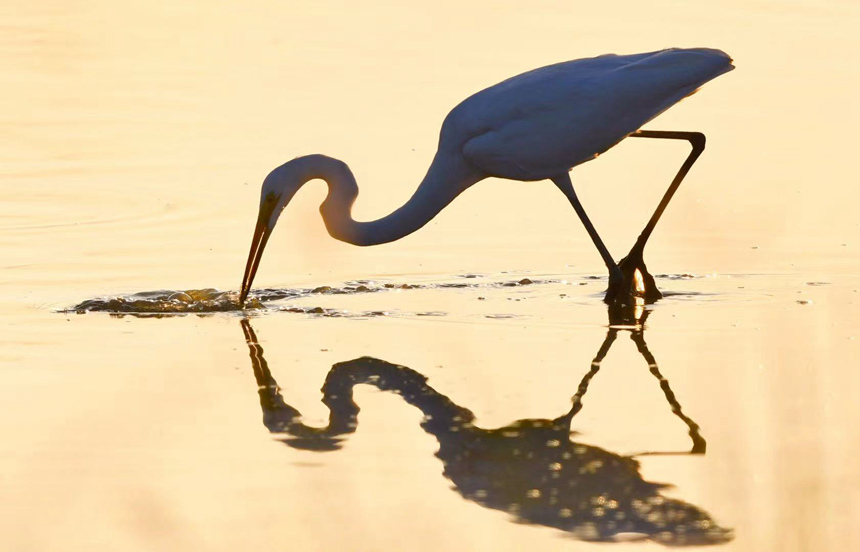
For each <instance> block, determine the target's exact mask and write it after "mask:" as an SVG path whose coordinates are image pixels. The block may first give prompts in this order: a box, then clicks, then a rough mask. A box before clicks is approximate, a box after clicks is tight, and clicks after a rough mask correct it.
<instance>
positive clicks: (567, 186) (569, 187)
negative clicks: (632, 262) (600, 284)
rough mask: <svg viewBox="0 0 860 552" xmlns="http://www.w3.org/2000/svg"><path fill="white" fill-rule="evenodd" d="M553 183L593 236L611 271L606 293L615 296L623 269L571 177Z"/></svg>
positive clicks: (592, 238) (560, 176)
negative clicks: (580, 200)
mask: <svg viewBox="0 0 860 552" xmlns="http://www.w3.org/2000/svg"><path fill="white" fill-rule="evenodd" d="M552 181H553V183H555V185H556V186H557V187H558V189H559V190H561V191H562V193H563V194H564V195H565V196H566V197H567V199H568V201H570V204H571V205H572V206H573V210H574V211H576V214H577V215H579V220H581V221H582V225H583V226H585V229H586V231H588V235H589V236H591V241H593V242H594V245H595V247H597V250H598V251H599V252H600V256H601V257H603V262H604V263H606V268H607V269H608V270H609V288H608V289H607V290H606V293H607V296H609V294H610V293H613V295H615V294H616V293H617V292H615V291H613V290H615V289H617V288H619V286H621V284H622V282H623V280H624V276H623V274H622V272H621V269H620V268H619V267H618V265H616V264H615V261H614V260H613V259H612V255H610V254H609V250H608V249H606V246H605V245H603V240H601V239H600V235H599V234H598V233H597V230H595V229H594V225H593V224H591V221H590V220H589V219H588V215H586V214H585V209H583V208H582V204H581V203H580V202H579V198H578V197H576V192H575V191H574V190H573V184H572V183H571V182H570V175H569V174H567V173H563V174H560V175H559V176H556V177H554V178H553V179H552Z"/></svg>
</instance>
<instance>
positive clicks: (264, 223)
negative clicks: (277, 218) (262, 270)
mask: <svg viewBox="0 0 860 552" xmlns="http://www.w3.org/2000/svg"><path fill="white" fill-rule="evenodd" d="M271 214H272V211H271V209H260V215H259V216H258V217H257V227H256V228H255V229H254V238H253V239H252V240H251V251H250V253H248V264H247V265H245V276H244V277H243V278H242V292H241V294H240V295H239V304H240V305H241V306H243V307H244V306H245V299H247V298H248V292H249V291H251V284H253V283H254V276H256V275H257V269H258V268H259V267H260V259H261V258H262V257H263V249H265V247H266V242H267V241H269V236H271V235H272V229H271V228H269V217H270V216H271Z"/></svg>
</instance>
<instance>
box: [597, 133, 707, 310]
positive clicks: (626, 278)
mask: <svg viewBox="0 0 860 552" xmlns="http://www.w3.org/2000/svg"><path fill="white" fill-rule="evenodd" d="M630 136H633V137H636V138H663V139H669V140H687V141H689V142H690V144H691V145H692V146H693V150H692V151H691V152H690V155H688V156H687V159H686V160H685V161H684V164H683V165H681V168H680V169H679V170H678V174H676V175H675V178H674V180H672V184H670V185H669V189H668V190H666V193H665V194H664V195H663V199H662V200H660V204H659V205H658V206H657V210H656V211H654V214H653V215H651V220H649V221H648V224H646V225H645V228H644V229H643V230H642V233H641V234H639V238H638V239H637V240H636V243H635V244H634V245H633V247H632V248H631V249H630V253H628V254H627V256H626V257H624V258H623V259H621V262H619V263H618V267H619V268H620V269H621V272H622V274H623V281H622V285H621V290H623V291H624V292H627V293H625V295H627V294H632V295H639V296H642V297H644V299H645V301H646V302H647V303H653V302H654V301H656V300H657V299H660V298H662V297H663V294H662V293H660V290H658V289H657V285H656V284H655V283H654V278H653V277H652V276H651V274H650V273H649V272H648V269H647V268H646V267H645V262H644V261H643V259H642V255H643V252H644V250H645V244H646V243H647V242H648V238H650V237H651V232H653V231H654V227H655V226H657V222H658V221H659V220H660V217H661V216H662V215H663V211H665V210H666V206H667V205H669V202H670V201H671V200H672V196H673V195H675V191H676V190H677V189H678V186H680V185H681V181H683V180H684V177H685V176H687V173H688V172H689V171H690V168H691V167H692V166H693V163H695V162H696V159H698V158H699V156H700V155H701V154H702V151H704V149H705V135H704V134H702V133H701V132H678V131H667V130H640V131H637V132H634V133H633V134H631V135H630ZM637 271H638V272H639V274H640V276H641V278H642V282H641V284H643V285H642V286H637V283H636V272H637ZM643 287H644V289H642V288H643ZM609 299H610V298H609V296H608V294H607V301H608V300H609ZM613 299H614V298H613Z"/></svg>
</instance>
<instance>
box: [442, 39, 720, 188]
mask: <svg viewBox="0 0 860 552" xmlns="http://www.w3.org/2000/svg"><path fill="white" fill-rule="evenodd" d="M731 69H733V66H732V63H731V59H730V58H729V56H727V55H726V54H725V53H723V52H721V51H719V50H710V49H704V48H695V49H670V50H662V51H659V52H649V53H644V54H634V55H627V56H617V55H612V54H610V55H604V56H599V57H595V58H587V59H579V60H574V61H568V62H564V63H558V64H555V65H550V66H547V67H542V68H540V69H535V70H533V71H529V72H527V73H523V74H521V75H517V76H515V77H512V78H510V79H508V80H505V81H502V82H500V83H499V84H496V85H494V86H492V87H490V88H487V89H485V90H482V91H480V92H478V93H477V94H474V95H472V96H470V97H469V98H467V99H466V100H464V101H463V102H462V103H460V104H459V105H458V106H457V107H455V108H454V109H453V110H452V111H451V113H450V114H449V115H448V117H447V118H446V119H445V122H444V124H443V126H442V133H441V136H440V149H455V148H456V149H459V151H460V152H461V153H462V154H463V155H464V157H465V158H466V160H467V161H468V162H469V163H471V164H472V165H473V166H474V167H475V168H477V169H479V170H481V171H483V172H484V173H486V174H488V175H491V176H499V177H503V178H513V179H517V180H541V179H544V178H549V177H552V176H555V175H558V174H560V173H562V172H564V171H567V170H569V169H570V168H571V167H573V166H575V165H578V164H580V163H583V162H585V161H588V160H589V159H593V158H594V157H595V156H596V155H597V154H600V153H603V152H604V151H606V150H607V149H609V148H610V147H612V146H613V145H615V144H617V143H618V142H619V141H621V140H622V139H623V138H625V137H626V136H627V135H629V134H630V133H632V132H635V131H636V130H638V129H639V128H640V127H641V126H642V125H644V124H645V123H647V122H648V121H650V120H651V119H653V118H654V117H656V116H657V115H659V114H660V113H662V112H663V111H665V110H666V109H668V108H669V107H671V106H672V105H673V104H675V103H677V102H678V101H680V100H681V99H682V98H684V97H685V96H688V95H690V94H692V93H693V92H695V91H696V89H698V88H699V87H700V86H702V85H703V84H705V83H706V82H708V81H709V80H711V79H713V78H715V77H717V76H719V75H721V74H723V73H725V72H727V71H730V70H731Z"/></svg>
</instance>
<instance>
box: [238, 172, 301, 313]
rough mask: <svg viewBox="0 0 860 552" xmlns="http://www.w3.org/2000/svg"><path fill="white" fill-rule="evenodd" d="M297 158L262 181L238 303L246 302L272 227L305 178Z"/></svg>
mask: <svg viewBox="0 0 860 552" xmlns="http://www.w3.org/2000/svg"><path fill="white" fill-rule="evenodd" d="M298 161H299V160H298V159H294V160H293V161H289V162H287V163H285V164H283V165H281V166H280V167H278V168H276V169H275V170H273V171H272V172H270V173H269V176H267V177H266V179H265V180H264V181H263V189H262V191H261V192H260V213H259V215H258V216H257V226H256V228H254V237H253V239H252V240H251V252H250V253H249V254H248V264H247V265H246V266H245V276H244V277H243V278H242V291H241V295H240V296H239V302H240V304H242V305H244V304H245V299H246V298H247V297H248V292H249V291H251V284H252V283H253V282H254V276H255V275H256V274H257V268H259V266H260V259H261V258H262V257H263V249H265V247H266V242H267V241H269V236H271V235H272V230H274V228H275V224H276V223H277V222H278V217H280V216H281V213H282V212H283V211H284V208H285V207H286V206H287V204H289V202H290V200H292V199H293V196H295V195H296V192H297V191H298V190H299V188H301V187H302V185H303V184H304V183H305V182H306V181H307V178H305V175H304V170H303V167H302V166H301V163H298Z"/></svg>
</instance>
